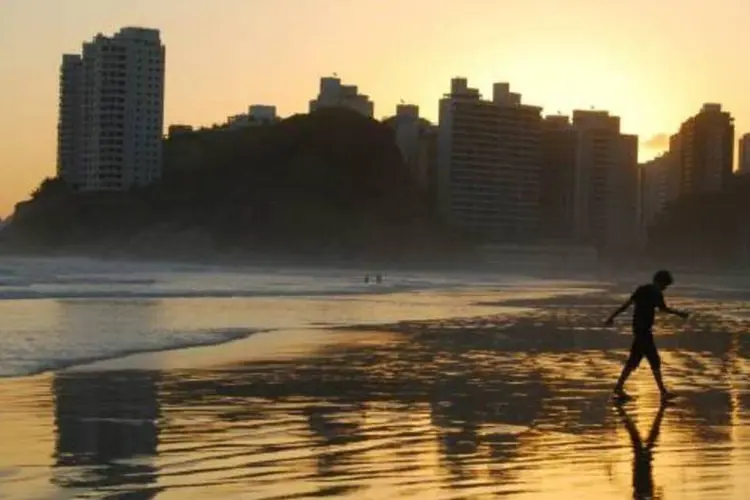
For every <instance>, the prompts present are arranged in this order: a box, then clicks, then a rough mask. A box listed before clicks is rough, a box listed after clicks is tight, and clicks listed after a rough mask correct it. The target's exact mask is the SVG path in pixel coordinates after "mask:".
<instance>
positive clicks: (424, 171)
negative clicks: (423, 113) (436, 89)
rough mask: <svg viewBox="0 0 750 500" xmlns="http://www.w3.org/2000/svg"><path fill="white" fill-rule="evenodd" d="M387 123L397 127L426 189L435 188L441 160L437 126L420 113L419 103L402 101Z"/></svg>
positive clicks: (415, 174) (401, 146)
mask: <svg viewBox="0 0 750 500" xmlns="http://www.w3.org/2000/svg"><path fill="white" fill-rule="evenodd" d="M384 123H385V124H386V125H388V126H389V127H391V128H392V129H393V133H394V136H395V140H396V145H397V146H398V148H399V151H400V152H401V157H402V159H403V161H404V164H405V165H406V167H407V168H408V169H409V171H410V172H411V174H412V177H413V178H414V179H415V180H416V181H417V183H418V184H419V185H420V187H422V188H423V189H424V190H426V191H431V192H434V189H435V186H434V183H435V178H434V177H435V170H436V165H435V163H436V161H437V128H436V127H435V126H434V125H433V124H432V123H430V122H429V121H427V120H425V119H424V118H421V117H420V116H419V106H417V105H414V104H399V105H398V106H396V114H395V115H394V116H392V117H389V118H386V119H385V120H384Z"/></svg>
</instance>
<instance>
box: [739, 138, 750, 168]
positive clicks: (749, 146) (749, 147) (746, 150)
mask: <svg viewBox="0 0 750 500" xmlns="http://www.w3.org/2000/svg"><path fill="white" fill-rule="evenodd" d="M739 142H740V148H739V153H740V161H739V168H738V169H737V170H738V172H737V173H738V174H740V175H747V174H750V133H748V134H745V135H743V136H742V137H740V141H739Z"/></svg>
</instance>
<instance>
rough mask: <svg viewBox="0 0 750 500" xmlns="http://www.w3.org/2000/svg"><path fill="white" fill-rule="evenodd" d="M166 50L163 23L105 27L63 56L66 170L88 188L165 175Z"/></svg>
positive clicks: (61, 169) (61, 163)
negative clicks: (107, 32) (77, 51)
mask: <svg viewBox="0 0 750 500" xmlns="http://www.w3.org/2000/svg"><path fill="white" fill-rule="evenodd" d="M164 61H165V49H164V46H163V45H162V43H161V39H160V35H159V31H158V30H154V29H146V28H135V27H128V28H123V29H121V30H120V31H119V32H118V33H116V34H115V35H113V36H111V37H107V36H104V35H102V34H98V35H97V36H96V37H94V39H93V40H92V41H90V42H87V43H84V44H83V54H82V56H78V55H70V54H66V55H64V56H63V62H62V66H61V72H60V73H61V74H60V119H59V127H58V175H59V176H60V177H62V178H63V179H65V180H66V181H67V182H68V183H69V184H70V185H71V186H72V187H73V188H75V189H80V190H91V191H98V190H112V191H120V190H126V189H129V188H131V187H133V186H144V185H147V184H150V183H152V182H154V181H155V180H157V179H159V178H160V177H161V169H162V134H163V131H162V128H163V122H164Z"/></svg>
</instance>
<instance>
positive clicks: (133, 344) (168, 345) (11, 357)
mask: <svg viewBox="0 0 750 500" xmlns="http://www.w3.org/2000/svg"><path fill="white" fill-rule="evenodd" d="M259 331H261V330H249V329H223V330H196V331H190V332H174V331H173V332H159V331H155V332H151V334H150V335H138V336H131V337H129V338H127V339H122V342H120V343H119V344H114V343H102V342H90V343H88V344H85V345H84V344H81V343H79V344H65V345H61V346H60V347H59V348H54V347H53V346H51V345H49V344H47V345H39V344H37V343H30V344H26V345H24V344H21V343H17V344H15V345H14V346H6V347H5V348H4V349H3V352H2V354H3V357H2V359H0V378H8V377H18V376H29V375H38V374H40V373H45V372H49V371H55V370H61V369H64V368H70V367H72V366H77V365H84V364H88V363H93V362H96V361H104V360H108V359H115V358H120V357H124V356H129V355H132V354H140V353H146V352H160V351H168V350H174V349H184V348H188V347H200V346H208V345H218V344H222V343H225V342H230V341H233V340H239V339H242V338H245V337H249V336H250V335H252V334H254V333H258V332H259Z"/></svg>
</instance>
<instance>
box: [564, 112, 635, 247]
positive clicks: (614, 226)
mask: <svg viewBox="0 0 750 500" xmlns="http://www.w3.org/2000/svg"><path fill="white" fill-rule="evenodd" d="M573 127H574V128H575V129H576V131H577V133H578V153H577V160H576V191H575V194H574V203H573V206H574V220H575V222H574V224H575V232H576V237H577V238H578V239H579V240H581V241H584V242H588V243H591V244H594V245H596V246H597V247H598V248H599V249H601V250H604V251H625V250H627V249H628V248H635V247H636V246H637V245H638V244H639V240H638V238H639V236H640V232H639V224H638V220H639V202H638V196H639V193H638V191H639V189H638V138H637V137H636V136H633V135H624V134H622V133H621V132H620V118H619V117H616V116H611V115H610V114H609V113H607V112H606V111H580V110H579V111H574V112H573Z"/></svg>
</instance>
